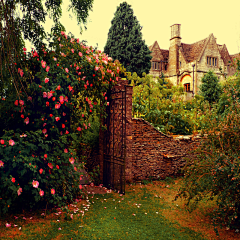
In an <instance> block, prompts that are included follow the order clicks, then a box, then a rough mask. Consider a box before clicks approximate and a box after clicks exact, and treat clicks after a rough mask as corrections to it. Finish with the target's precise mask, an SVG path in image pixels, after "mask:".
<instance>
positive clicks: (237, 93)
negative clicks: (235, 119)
mask: <svg viewBox="0 0 240 240" xmlns="http://www.w3.org/2000/svg"><path fill="white" fill-rule="evenodd" d="M239 99H240V76H239V75H236V76H233V77H229V78H228V79H227V80H226V82H224V84H223V91H222V94H221V96H220V99H219V103H218V114H220V115H222V116H223V117H225V116H226V115H227V114H228V113H229V111H230V106H235V104H236V103H237V102H238V103H239V102H240V100H239Z"/></svg>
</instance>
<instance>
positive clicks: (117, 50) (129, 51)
mask: <svg viewBox="0 0 240 240" xmlns="http://www.w3.org/2000/svg"><path fill="white" fill-rule="evenodd" d="M111 24H112V25H111V27H110V29H109V33H108V39H107V43H106V45H105V47H104V52H105V53H106V54H108V55H109V56H111V57H112V58H113V59H114V60H115V59H118V60H119V61H120V62H121V64H123V66H124V67H125V68H126V71H127V72H131V73H132V74H133V73H134V72H136V73H137V75H138V76H142V74H143V73H144V72H145V73H147V74H148V73H149V70H150V68H151V62H150V60H151V59H152V57H151V55H150V53H151V52H150V50H149V49H148V47H147V45H146V44H145V41H144V40H142V33H141V30H142V27H141V26H140V24H139V22H138V20H137V18H136V17H135V16H134V14H133V10H132V8H131V5H129V4H127V3H126V2H123V3H121V4H120V6H119V7H117V11H116V12H115V14H114V18H113V20H112V21H111Z"/></svg>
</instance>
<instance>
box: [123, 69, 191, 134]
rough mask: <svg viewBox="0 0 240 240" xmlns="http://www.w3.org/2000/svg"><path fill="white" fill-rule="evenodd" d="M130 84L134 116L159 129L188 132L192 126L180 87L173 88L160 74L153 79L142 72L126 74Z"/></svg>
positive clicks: (189, 132)
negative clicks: (139, 74)
mask: <svg viewBox="0 0 240 240" xmlns="http://www.w3.org/2000/svg"><path fill="white" fill-rule="evenodd" d="M128 80H129V81H131V84H132V85H133V86H134V87H133V116H134V117H142V118H144V119H145V120H146V121H148V122H150V123H151V124H152V125H153V126H154V127H156V128H157V129H158V130H160V131H162V132H165V133H173V134H191V132H192V130H193V126H192V125H191V122H190V121H189V119H188V116H187V115H186V113H185V110H184V107H183V106H184V104H183V102H182V100H181V96H182V94H183V89H182V88H178V87H174V86H172V84H171V83H170V82H169V81H168V80H167V79H165V78H164V76H162V78H160V79H159V78H157V80H156V81H155V80H153V79H152V77H151V76H149V75H146V74H144V75H143V77H142V78H140V77H138V76H137V75H136V73H134V74H133V75H132V76H131V74H130V73H128Z"/></svg>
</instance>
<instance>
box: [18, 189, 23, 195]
mask: <svg viewBox="0 0 240 240" xmlns="http://www.w3.org/2000/svg"><path fill="white" fill-rule="evenodd" d="M21 193H22V188H19V189H18V190H17V194H18V196H19V195H20V194H21Z"/></svg>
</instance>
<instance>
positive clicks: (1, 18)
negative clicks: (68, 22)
mask: <svg viewBox="0 0 240 240" xmlns="http://www.w3.org/2000/svg"><path fill="white" fill-rule="evenodd" d="M62 2H63V1H62V0H34V1H32V0H0V96H1V95H3V93H4V89H6V88H8V89H9V88H13V89H15V90H16V91H17V92H18V91H19V90H20V89H21V86H22V84H21V82H19V81H20V79H19V78H17V74H16V73H17V71H18V69H17V67H16V63H17V65H18V67H19V64H21V61H22V59H24V58H22V56H23V57H24V52H23V46H24V41H23V38H24V39H25V40H29V41H30V42H32V43H33V44H34V47H35V48H36V49H37V51H38V50H39V49H41V48H42V46H43V45H45V44H44V43H43V40H44V39H46V36H47V34H46V33H45V31H44V28H43V26H42V24H43V23H44V22H45V21H46V17H47V16H49V17H50V18H51V19H53V22H54V26H53V27H52V29H51V33H52V34H56V33H60V32H61V31H65V28H64V26H63V25H62V24H61V22H60V21H59V19H60V17H61V15H62V8H61V5H62ZM69 2H70V5H69V8H68V11H70V10H72V12H73V13H74V14H75V15H76V18H77V22H78V25H80V31H81V32H82V25H83V26H84V27H85V29H86V21H87V17H88V14H89V10H92V4H93V0H69ZM44 5H45V7H44Z"/></svg>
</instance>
